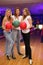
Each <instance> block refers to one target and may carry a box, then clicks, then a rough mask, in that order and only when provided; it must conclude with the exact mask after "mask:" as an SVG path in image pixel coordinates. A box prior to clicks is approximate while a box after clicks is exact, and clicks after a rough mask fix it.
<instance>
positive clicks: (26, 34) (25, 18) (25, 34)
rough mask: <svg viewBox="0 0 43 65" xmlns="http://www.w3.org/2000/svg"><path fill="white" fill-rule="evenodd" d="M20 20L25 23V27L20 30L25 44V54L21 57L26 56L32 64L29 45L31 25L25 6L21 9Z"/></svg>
mask: <svg viewBox="0 0 43 65" xmlns="http://www.w3.org/2000/svg"><path fill="white" fill-rule="evenodd" d="M22 21H24V22H25V23H26V24H27V27H26V29H25V30H22V36H23V39H24V44H25V55H24V56H23V59H24V58H26V57H28V58H29V62H30V64H32V56H31V47H30V28H31V27H32V19H31V16H30V13H29V11H28V9H27V8H24V9H23V18H22Z"/></svg>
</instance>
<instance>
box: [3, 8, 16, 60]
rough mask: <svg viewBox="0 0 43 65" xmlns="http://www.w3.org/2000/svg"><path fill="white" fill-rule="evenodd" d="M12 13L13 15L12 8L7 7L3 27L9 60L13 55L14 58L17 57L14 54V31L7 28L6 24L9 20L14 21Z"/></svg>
mask: <svg viewBox="0 0 43 65" xmlns="http://www.w3.org/2000/svg"><path fill="white" fill-rule="evenodd" d="M11 15H12V12H11V10H10V9H7V10H6V12H5V17H4V19H3V22H2V28H3V32H4V36H5V38H6V57H7V59H8V60H10V57H12V58H13V59H16V58H15V56H14V51H13V49H14V41H13V39H12V31H11V29H6V26H5V25H6V23H7V22H10V21H12V18H11ZM10 23H11V22H10Z"/></svg>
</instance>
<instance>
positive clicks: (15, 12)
mask: <svg viewBox="0 0 43 65" xmlns="http://www.w3.org/2000/svg"><path fill="white" fill-rule="evenodd" d="M17 9H19V11H20V8H16V9H15V13H14V15H15V16H17V14H16V10H17Z"/></svg>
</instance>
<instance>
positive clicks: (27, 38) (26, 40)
mask: <svg viewBox="0 0 43 65" xmlns="http://www.w3.org/2000/svg"><path fill="white" fill-rule="evenodd" d="M22 36H23V39H24V44H25V54H26V56H27V57H29V59H32V58H31V48H30V33H26V34H24V33H22Z"/></svg>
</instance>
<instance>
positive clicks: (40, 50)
mask: <svg viewBox="0 0 43 65" xmlns="http://www.w3.org/2000/svg"><path fill="white" fill-rule="evenodd" d="M14 47H15V48H14V52H15V56H16V59H15V60H13V59H12V58H11V60H10V61H9V60H7V58H6V56H5V40H0V65H29V60H28V58H26V59H22V56H19V55H18V53H17V49H16V46H14ZM20 48H21V52H22V53H25V52H24V44H23V43H21V44H20ZM31 48H32V58H33V65H43V43H40V40H39V39H33V40H31Z"/></svg>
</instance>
